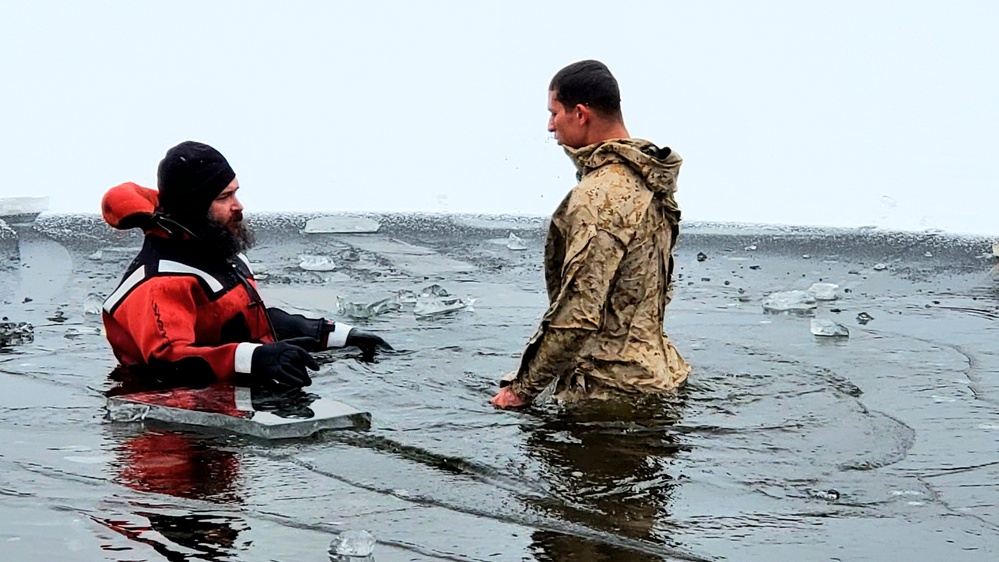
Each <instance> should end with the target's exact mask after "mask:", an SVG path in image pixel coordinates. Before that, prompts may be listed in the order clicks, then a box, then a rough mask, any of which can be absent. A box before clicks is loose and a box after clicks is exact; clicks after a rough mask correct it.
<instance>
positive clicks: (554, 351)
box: [492, 61, 690, 408]
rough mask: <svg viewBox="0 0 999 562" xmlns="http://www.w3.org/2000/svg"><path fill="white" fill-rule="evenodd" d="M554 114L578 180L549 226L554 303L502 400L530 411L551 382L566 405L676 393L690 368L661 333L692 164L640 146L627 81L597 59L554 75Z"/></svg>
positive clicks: (548, 273) (497, 401)
mask: <svg viewBox="0 0 999 562" xmlns="http://www.w3.org/2000/svg"><path fill="white" fill-rule="evenodd" d="M549 111H550V113H551V118H550V119H549V122H548V130H549V131H550V132H552V133H554V134H555V136H556V138H557V140H558V142H559V144H561V145H562V146H563V147H564V148H565V151H566V153H568V155H569V157H570V158H571V159H572V161H573V163H574V164H575V165H576V169H577V172H578V173H577V176H578V178H579V184H578V185H577V186H576V187H575V188H574V189H573V190H572V191H570V192H569V194H568V195H567V196H566V198H565V200H563V201H562V204H561V205H559V208H558V210H556V211H555V214H554V215H553V217H552V221H551V225H550V227H549V232H548V240H547V243H546V246H545V278H546V282H547V286H548V297H549V302H550V306H549V307H548V311H547V312H546V313H545V315H544V318H543V319H542V321H541V325H540V327H539V328H538V331H537V333H536V334H535V335H534V337H533V338H531V340H530V343H529V344H528V346H527V349H526V350H525V351H524V355H523V358H522V359H521V363H520V367H519V369H518V370H517V371H515V372H514V373H511V374H510V375H508V376H507V377H504V380H503V381H501V383H500V386H501V389H500V392H499V393H498V394H497V395H496V396H495V397H494V398H493V399H492V403H493V404H494V405H495V406H498V407H501V408H512V407H519V406H524V405H526V404H528V403H530V402H531V401H532V400H533V399H534V398H535V397H536V396H537V395H538V394H539V393H541V391H542V390H544V389H545V388H547V387H548V386H549V385H552V384H553V389H552V390H553V393H554V395H555V396H556V397H558V398H561V399H566V400H573V399H579V398H585V397H605V396H608V395H610V394H614V393H644V392H662V391H668V390H672V389H675V388H676V387H677V386H679V385H681V384H682V383H683V382H684V381H685V380H686V378H687V374H688V373H689V372H690V366H689V365H688V364H687V363H686V362H685V361H684V360H683V358H682V357H681V356H680V354H679V353H678V352H677V350H676V349H675V348H674V347H673V345H672V344H671V343H670V341H669V339H668V338H667V337H666V335H665V334H664V333H663V318H664V315H665V311H666V305H667V304H668V303H669V301H670V297H671V293H672V274H673V255H672V254H673V247H674V245H675V244H676V238H677V234H678V232H679V228H678V223H679V220H680V209H679V207H678V206H677V203H676V200H675V199H674V193H675V191H676V178H677V174H678V172H679V169H680V164H681V162H682V160H681V159H680V157H679V156H678V155H677V154H676V153H674V152H672V151H671V150H670V149H669V148H658V147H656V146H655V145H654V144H652V143H651V142H649V141H645V140H639V139H632V138H630V136H629V135H628V131H627V130H626V129H625V126H624V121H623V119H622V117H621V108H620V93H619V90H618V86H617V81H616V80H615V79H614V77H613V76H612V75H611V73H610V71H609V70H608V69H607V67H606V66H604V65H603V64H602V63H599V62H597V61H581V62H578V63H574V64H572V65H569V66H567V67H566V68H564V69H562V70H561V71H559V73H558V74H556V75H555V78H553V79H552V84H551V86H550V87H549Z"/></svg>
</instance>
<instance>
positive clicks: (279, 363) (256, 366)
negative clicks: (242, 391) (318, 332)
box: [250, 337, 319, 386]
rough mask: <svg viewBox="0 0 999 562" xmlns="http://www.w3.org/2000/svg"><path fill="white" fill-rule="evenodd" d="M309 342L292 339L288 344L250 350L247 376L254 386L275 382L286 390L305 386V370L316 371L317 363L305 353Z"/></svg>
mask: <svg viewBox="0 0 999 562" xmlns="http://www.w3.org/2000/svg"><path fill="white" fill-rule="evenodd" d="M310 341H314V340H312V338H308V337H304V338H292V339H290V340H284V341H277V342H274V343H265V344H264V345H261V346H260V347H258V348H256V349H254V350H253V357H252V358H251V359H250V376H251V377H252V378H253V379H254V381H256V382H261V383H267V382H269V381H271V380H275V381H277V382H279V383H283V384H287V385H289V386H309V385H310V384H312V378H311V377H309V373H308V371H306V367H308V368H309V369H312V370H313V371H318V370H319V363H316V360H315V358H314V357H312V356H311V355H309V352H308V351H306V350H305V347H304V346H306V345H308V344H309V342H310Z"/></svg>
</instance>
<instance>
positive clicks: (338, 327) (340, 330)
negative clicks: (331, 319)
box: [326, 322, 354, 349]
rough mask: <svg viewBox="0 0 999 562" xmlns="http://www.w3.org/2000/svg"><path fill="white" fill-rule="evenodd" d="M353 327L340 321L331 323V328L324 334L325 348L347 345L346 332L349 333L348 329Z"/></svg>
mask: <svg viewBox="0 0 999 562" xmlns="http://www.w3.org/2000/svg"><path fill="white" fill-rule="evenodd" d="M353 328H354V327H353V326H350V325H348V324H344V323H342V322H337V323H335V324H333V329H332V330H331V331H330V332H329V333H328V334H326V349H329V348H331V347H343V346H345V345H347V334H349V333H350V330H351V329H353Z"/></svg>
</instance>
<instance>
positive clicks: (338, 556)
mask: <svg viewBox="0 0 999 562" xmlns="http://www.w3.org/2000/svg"><path fill="white" fill-rule="evenodd" d="M374 550H375V537H374V535H372V534H371V533H370V532H368V531H364V530H360V531H343V532H342V533H340V534H339V535H337V536H336V538H335V539H333V542H331V543H330V550H329V554H330V560H333V561H336V562H346V561H348V560H349V561H350V562H355V561H356V562H360V560H370V559H371V553H372V552H374Z"/></svg>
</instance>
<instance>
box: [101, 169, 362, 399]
mask: <svg viewBox="0 0 999 562" xmlns="http://www.w3.org/2000/svg"><path fill="white" fill-rule="evenodd" d="M155 201H156V191H154V190H151V189H148V188H143V187H140V186H138V185H136V184H132V183H126V184H122V185H120V186H117V187H115V188H112V190H111V191H109V192H108V194H107V195H105V197H104V204H103V211H104V217H105V219H106V220H107V221H108V223H109V224H111V225H112V226H114V227H116V228H131V227H133V226H139V225H140V224H141V223H142V221H136V220H134V217H136V216H146V217H148V216H151V215H152V213H153V211H154V208H155V204H156V203H155ZM142 226H143V228H144V230H145V233H146V236H145V242H144V244H143V246H142V250H141V251H140V252H139V255H138V256H137V257H136V258H135V260H133V261H132V263H131V265H130V266H129V268H128V270H127V271H126V272H125V275H124V277H123V278H122V281H121V284H120V285H119V286H118V288H117V289H116V290H115V291H114V292H113V293H111V295H110V296H109V297H108V298H107V300H106V301H105V302H104V310H103V316H104V326H105V329H106V330H107V338H108V341H109V342H110V344H111V348H112V349H113V351H114V354H115V356H116V357H117V358H118V360H119V361H120V362H121V364H122V365H123V366H125V367H129V368H133V367H135V368H138V369H139V370H140V371H141V372H143V373H144V372H147V371H148V372H150V373H152V374H154V375H155V376H156V378H157V379H160V380H161V381H162V382H164V383H169V382H174V383H179V384H184V383H190V382H194V381H198V382H200V381H206V380H210V379H212V378H213V379H215V380H218V381H226V382H230V381H234V380H235V379H237V378H238V375H240V374H249V373H250V371H251V362H252V356H253V351H254V349H256V348H257V347H258V346H260V345H261V344H266V343H271V342H274V341H277V340H284V339H289V338H300V337H311V338H313V341H314V345H313V346H311V348H310V349H309V350H310V351H316V350H319V349H325V348H327V347H340V346H343V345H344V340H345V338H346V334H347V332H349V330H350V327H349V326H347V325H341V326H337V325H336V324H334V323H331V322H327V321H325V320H323V319H307V318H304V317H303V316H301V315H297V314H296V315H292V314H288V313H287V312H284V311H282V310H280V309H277V308H266V307H265V306H264V303H263V301H262V300H261V298H260V295H259V294H258V293H257V287H256V282H255V281H254V280H253V273H252V271H251V270H250V266H249V261H248V260H247V259H246V257H245V256H244V255H242V254H240V255H238V256H237V257H236V258H232V259H230V260H223V259H220V258H219V257H217V255H215V254H213V253H211V252H209V251H206V249H205V248H204V247H203V244H201V243H200V242H199V241H197V240H194V239H191V238H190V237H189V236H186V235H177V234H176V233H174V234H173V235H171V234H168V233H167V232H165V231H164V230H163V229H162V228H160V227H157V226H154V225H153V224H152V223H150V224H149V225H146V224H142ZM146 368H148V369H146Z"/></svg>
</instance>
